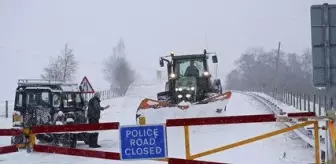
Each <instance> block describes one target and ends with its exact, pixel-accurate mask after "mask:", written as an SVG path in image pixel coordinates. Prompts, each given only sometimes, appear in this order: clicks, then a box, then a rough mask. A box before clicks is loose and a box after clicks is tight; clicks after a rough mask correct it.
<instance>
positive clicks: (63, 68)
mask: <svg viewBox="0 0 336 164" xmlns="http://www.w3.org/2000/svg"><path fill="white" fill-rule="evenodd" d="M77 68H78V62H77V61H76V57H75V54H74V52H73V49H71V48H69V46H68V44H65V45H64V49H63V50H61V55H59V56H57V58H56V59H55V58H51V59H50V63H49V65H48V66H47V67H45V68H44V74H42V75H41V77H42V78H43V79H47V80H55V81H64V82H69V81H72V80H73V79H74V77H75V74H76V71H77Z"/></svg>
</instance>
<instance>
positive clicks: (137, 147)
mask: <svg viewBox="0 0 336 164" xmlns="http://www.w3.org/2000/svg"><path fill="white" fill-rule="evenodd" d="M120 149H121V150H120V154H121V157H120V158H121V160H130V159H158V158H166V157H167V142H166V128H165V126H164V125H135V126H121V127H120Z"/></svg>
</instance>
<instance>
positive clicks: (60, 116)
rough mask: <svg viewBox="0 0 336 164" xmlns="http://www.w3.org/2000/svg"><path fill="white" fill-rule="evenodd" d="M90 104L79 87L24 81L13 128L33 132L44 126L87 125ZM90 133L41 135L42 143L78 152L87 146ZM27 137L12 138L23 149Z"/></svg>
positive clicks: (17, 97) (21, 81)
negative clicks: (82, 145) (79, 145)
mask: <svg viewBox="0 0 336 164" xmlns="http://www.w3.org/2000/svg"><path fill="white" fill-rule="evenodd" d="M86 108H87V107H86V104H85V101H84V98H83V95H82V93H81V90H80V89H79V88H78V85H77V84H69V83H63V82H55V81H49V80H30V79H20V80H19V81H18V87H17V89H16V94H15V104H14V114H13V126H14V127H21V128H31V127H32V126H41V125H44V126H45V125H46V126H48V125H65V124H86V123H87V118H86ZM87 138H88V133H52V134H47V133H45V134H37V135H36V139H37V140H38V141H40V142H42V143H52V144H54V145H62V146H65V147H71V148H75V147H76V145H77V141H84V142H87ZM24 141H25V138H24V136H15V137H13V138H12V144H19V145H22V144H23V143H24Z"/></svg>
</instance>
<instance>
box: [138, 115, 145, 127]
mask: <svg viewBox="0 0 336 164" xmlns="http://www.w3.org/2000/svg"><path fill="white" fill-rule="evenodd" d="M139 124H140V125H146V117H145V116H140V117H139Z"/></svg>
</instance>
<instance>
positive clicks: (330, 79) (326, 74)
mask: <svg viewBox="0 0 336 164" xmlns="http://www.w3.org/2000/svg"><path fill="white" fill-rule="evenodd" d="M310 14H311V35H312V36H311V38H312V40H311V41H312V55H313V56H312V57H313V84H314V86H315V87H323V88H325V91H326V96H333V95H334V93H335V91H336V87H335V86H333V84H334V83H336V78H334V77H336V60H335V59H334V57H333V56H335V55H336V54H331V53H334V52H333V51H332V49H336V39H335V38H336V19H335V18H336V5H335V4H332V5H330V4H327V3H324V4H322V5H312V6H311V7H310ZM330 110H332V107H330V106H327V104H325V113H326V115H328V113H330ZM326 127H327V125H326ZM329 135H330V134H329V132H328V131H326V138H325V143H326V146H327V147H326V150H327V152H325V154H326V156H327V163H335V161H336V160H335V154H334V150H333V147H332V145H331V143H332V142H331V140H330V136H329Z"/></svg>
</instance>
